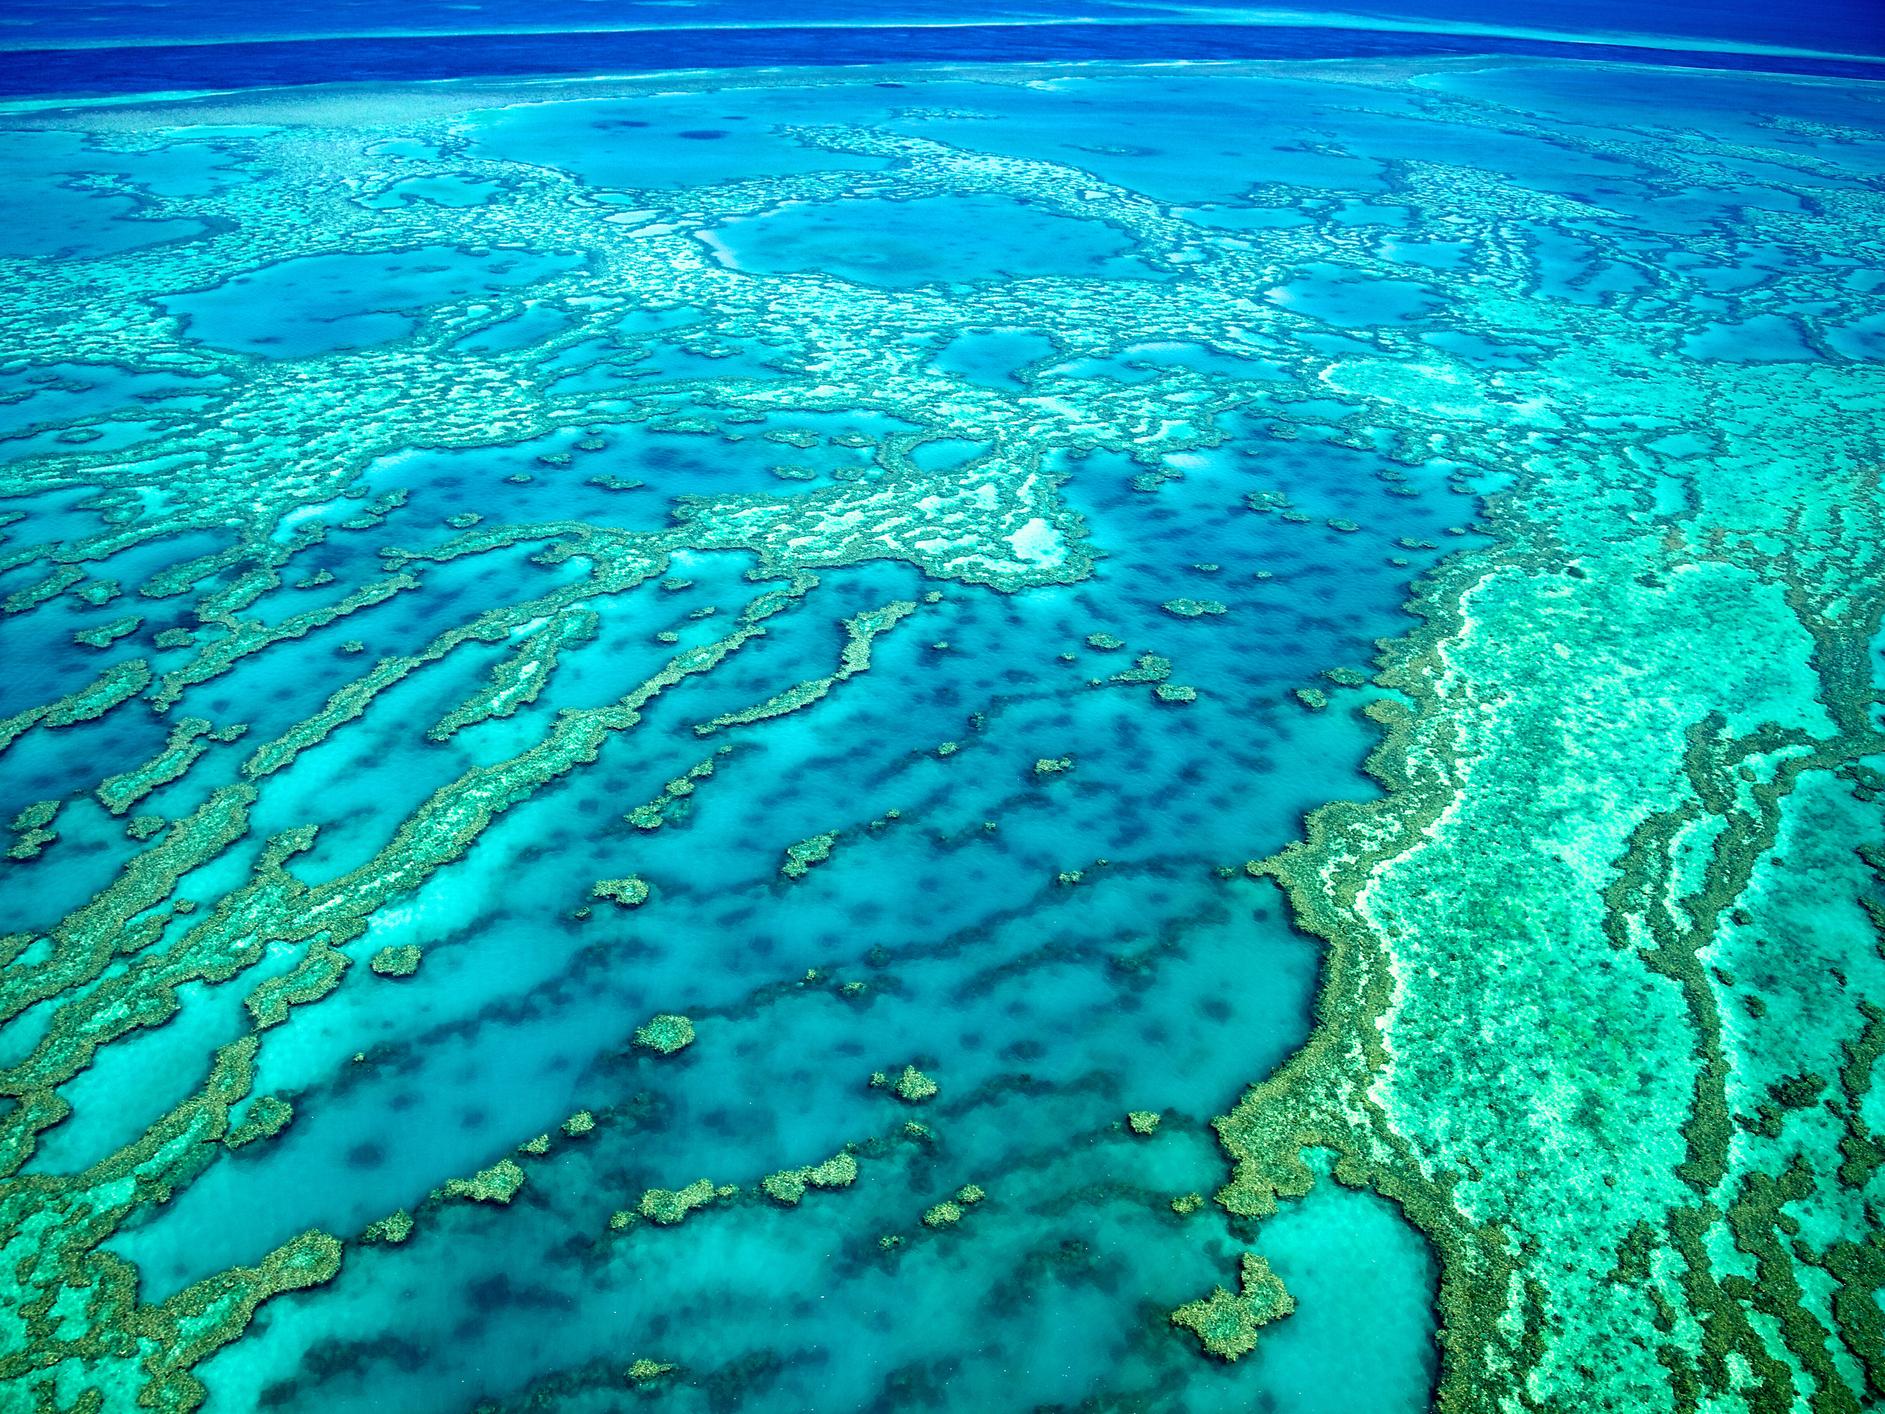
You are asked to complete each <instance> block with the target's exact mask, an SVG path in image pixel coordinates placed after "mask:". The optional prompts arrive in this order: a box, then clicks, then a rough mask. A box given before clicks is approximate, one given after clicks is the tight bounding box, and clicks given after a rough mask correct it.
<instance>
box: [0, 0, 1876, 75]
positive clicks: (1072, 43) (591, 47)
mask: <svg viewBox="0 0 1885 1414" xmlns="http://www.w3.org/2000/svg"><path fill="white" fill-rule="evenodd" d="M1213 9H1221V10H1223V11H1224V12H1225V16H1226V19H1227V20H1230V21H1232V22H1229V23H1215V22H1183V23H1173V22H1171V21H1172V19H1173V16H1172V15H1170V14H1169V13H1167V12H1162V11H1160V10H1159V9H1157V8H1156V7H1140V8H1136V9H1135V8H1133V7H1125V6H1119V7H1113V6H1106V5H1104V4H1099V5H1095V4H1092V3H1086V4H1068V3H1051V2H1050V3H1048V4H1045V5H1040V6H1031V7H1017V6H1004V5H989V4H975V3H969V4H963V3H961V0H952V3H948V4H942V3H936V0H903V2H902V3H899V4H895V5H879V4H870V3H859V0H817V3H813V4H807V5H793V6H791V7H789V9H787V10H786V11H784V12H783V13H782V12H781V7H778V6H776V5H770V4H766V3H761V2H760V0H709V3H704V4H688V5H679V6H656V5H651V4H615V5H607V6H603V5H596V4H587V3H582V0H571V3H561V4H558V3H551V4H543V5H539V4H523V3H519V0H498V3H494V4H486V5H479V6H465V5H448V4H443V3H436V2H435V0H420V3H412V4H404V5H401V6H398V7H397V8H396V9H390V10H389V8H388V7H386V6H384V5H378V4H375V5H366V4H345V3H343V4H336V5H328V4H317V3H314V0H288V3H283V4H276V5H271V6H269V7H267V9H266V11H265V12H258V11H257V9H256V7H253V6H249V5H232V4H225V3H207V4H198V3H188V4H172V5H163V4H154V5H141V4H130V3H107V4H94V5H85V6H79V7H74V6H69V5H60V4H54V3H50V0H26V3H15V4H10V5H8V6H7V7H6V13H5V18H4V23H3V24H0V35H3V36H4V39H0V94H8V95H29V94H87V95H94V94H113V93H135V92H150V91H165V90H187V89H202V88H249V87H265V86H273V85H291V84H306V83H334V82H396V81H410V80H427V79H447V78H461V77H467V76H490V77H514V76H517V75H523V74H628V73H646V72H651V71H659V70H666V69H692V68H728V67H733V68H738V67H749V66H756V65H767V66H796V65H830V64H884V63H951V64H956V63H981V62H1004V63H1051V62H1057V61H1058V62H1082V61H1092V60H1104V59H1140V60H1146V59H1163V60H1190V61H1209V60H1221V59H1318V58H1335V57H1357V56H1360V57H1367V56H1375V55H1431V54H1485V53H1497V54H1545V55H1550V54H1564V53H1566V52H1567V51H1568V52H1571V53H1574V54H1576V55H1577V56H1578V57H1584V58H1606V57H1609V58H1620V59H1639V60H1640V59H1642V58H1644V57H1646V51H1645V50H1644V49H1643V48H1641V47H1638V45H1639V43H1640V41H1637V42H1633V43H1632V44H1630V45H1610V44H1605V43H1603V42H1601V41H1602V40H1604V39H1606V38H1620V37H1624V36H1639V37H1648V38H1653V39H1656V40H1659V41H1663V42H1662V43H1661V44H1660V45H1659V46H1658V47H1657V48H1655V49H1653V50H1651V51H1648V53H1649V54H1653V55H1654V57H1656V58H1657V59H1658V60H1660V61H1662V62H1668V63H1675V64H1683V65H1691V66H1698V67H1727V68H1756V69H1778V70H1785V71H1789V72H1800V73H1813V74H1822V75H1831V76H1845V77H1855V78H1857V77H1874V76H1876V74H1877V69H1876V68H1875V66H1873V65H1872V64H1870V63H1867V62H1863V61H1861V62H1850V61H1846V60H1840V59H1831V58H1816V57H1808V56H1805V55H1800V54H1787V53H1781V52H1739V51H1740V50H1753V51H1785V50H1803V51H1804V50H1814V51H1824V52H1825V53H1828V54H1839V55H1878V56H1881V57H1882V58H1885V6H1881V5H1878V4H1876V3H1874V0H1816V3H1813V4H1809V5H1799V6H1788V7H1776V6H1772V5H1766V4H1756V3H1747V0H1742V3H1738V4H1721V5H1714V4H1710V5H1701V4H1687V3H1680V4H1664V5H1657V6H1654V7H1651V8H1649V9H1645V7H1643V6H1641V5H1627V4H1618V3H1611V2H1610V0H1558V3H1554V4H1549V5H1544V6H1527V7H1524V8H1523V10H1522V11H1515V10H1514V9H1513V7H1511V6H1509V5H1503V4H1499V3H1464V4H1444V5H1443V4H1437V3H1431V2H1430V3H1412V4H1409V3H1401V4H1398V5H1396V6H1395V7H1394V8H1393V9H1391V10H1389V11H1386V12H1384V13H1383V14H1381V15H1380V16H1378V17H1362V16H1357V15H1351V14H1347V13H1344V12H1340V11H1304V12H1302V13H1301V16H1300V20H1299V21H1298V20H1292V21H1291V22H1290V23H1288V24H1276V23H1249V22H1247V21H1246V20H1245V19H1244V17H1242V16H1241V15H1240V13H1239V11H1238V10H1237V9H1236V8H1235V7H1232V6H1228V5H1215V6H1214V5H1209V4H1207V5H1203V6H1198V7H1193V11H1194V13H1193V21H1195V20H1196V19H1197V18H1198V15H1197V13H1196V12H1198V11H1204V12H1209V11H1210V10H1213ZM1370 18H1380V19H1382V20H1385V21H1386V22H1388V23H1389V25H1390V26H1391V27H1390V28H1387V29H1373V28H1365V27H1364V26H1365V25H1367V24H1368V23H1369V19H1370ZM1498 31H1506V32H1505V33H1499V32H1498ZM1531 31H1550V32H1553V33H1562V34H1563V35H1564V36H1565V40H1564V42H1552V41H1551V40H1550V39H1545V38H1537V37H1533V36H1532V35H1531V33H1530V32H1531ZM232 40H239V41H240V42H230V41H232Z"/></svg>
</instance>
